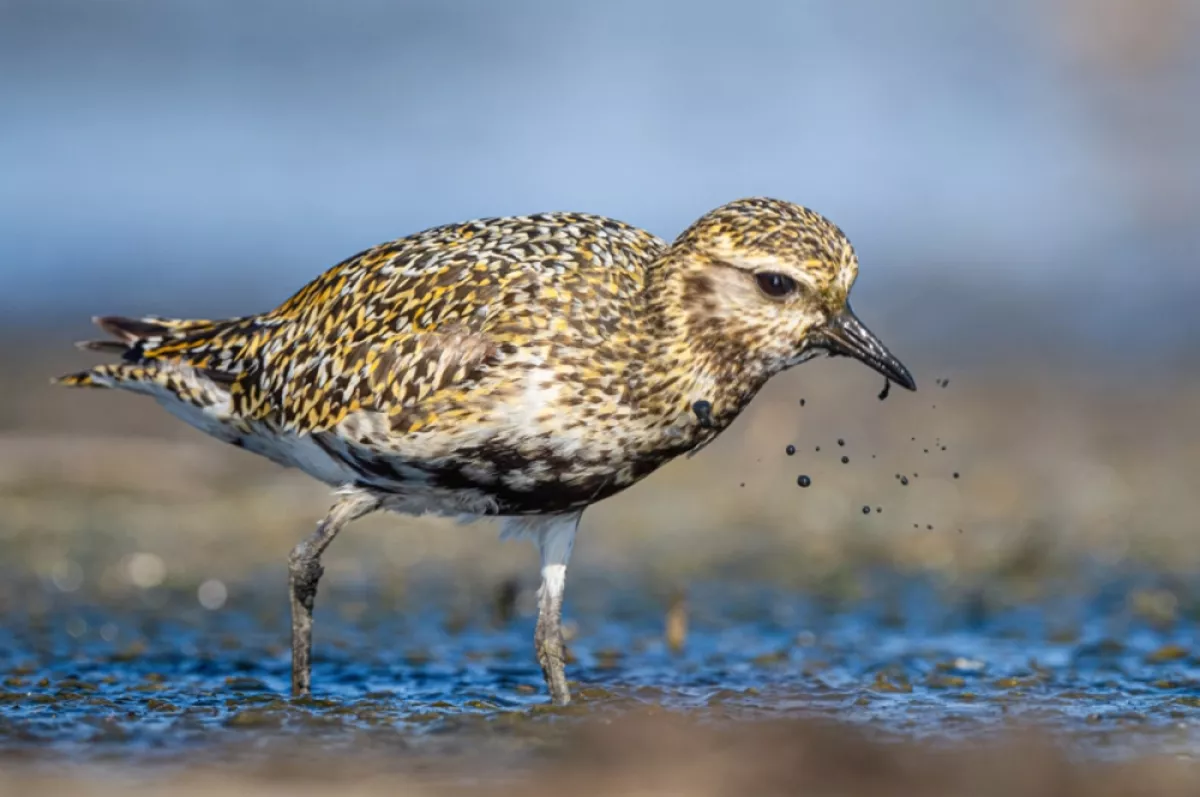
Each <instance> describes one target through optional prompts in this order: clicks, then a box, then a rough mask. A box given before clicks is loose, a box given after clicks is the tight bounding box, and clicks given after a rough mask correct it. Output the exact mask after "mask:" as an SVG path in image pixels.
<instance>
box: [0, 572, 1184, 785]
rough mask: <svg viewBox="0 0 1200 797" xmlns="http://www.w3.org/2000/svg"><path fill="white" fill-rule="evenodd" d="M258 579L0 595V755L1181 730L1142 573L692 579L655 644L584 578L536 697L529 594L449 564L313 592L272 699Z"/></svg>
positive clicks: (1176, 679) (1111, 736) (1166, 738)
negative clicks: (815, 728) (302, 692)
mask: <svg viewBox="0 0 1200 797" xmlns="http://www.w3.org/2000/svg"><path fill="white" fill-rule="evenodd" d="M276 580H277V579H276V576H275V575H272V576H271V577H270V578H264V579H263V580H262V582H261V583H260V584H258V586H256V587H253V588H251V587H247V588H243V589H239V590H237V591H235V593H234V595H233V596H232V597H231V601H230V603H229V604H228V605H226V606H224V607H223V608H221V609H220V610H218V611H207V610H205V609H203V608H202V607H200V606H199V605H198V604H197V602H196V597H195V592H193V591H185V590H182V589H175V590H170V589H158V590H149V591H145V592H142V593H137V594H135V595H133V596H126V597H123V598H120V599H100V598H97V597H96V596H92V597H90V598H89V597H88V596H86V595H83V594H68V595H63V594H54V593H53V590H46V591H45V593H44V594H43V593H36V594H31V595H32V597H33V598H36V600H32V599H31V600H30V601H29V602H27V603H25V602H21V601H16V602H13V603H12V604H11V605H8V606H6V607H4V609H5V611H4V616H3V622H2V623H0V752H3V753H7V754H15V755H20V756H21V757H27V756H32V757H35V758H37V757H40V756H45V758H46V760H47V761H58V760H61V759H62V756H63V754H67V755H68V756H69V757H70V758H71V759H72V760H75V761H81V760H83V761H94V762H116V763H120V764H129V763H139V764H143V763H149V762H156V761H161V762H176V761H181V760H185V759H186V760H188V761H190V762H194V761H195V760H197V759H204V758H206V757H210V756H211V757H213V758H219V759H220V760H223V761H225V760H229V759H230V757H231V756H254V755H258V754H261V753H263V752H264V751H271V750H278V749H286V748H287V747H288V746H289V744H291V743H293V742H295V741H296V740H297V739H304V740H305V741H312V742H316V743H319V744H321V745H322V746H324V747H325V748H326V749H329V748H331V747H332V748H338V747H341V746H345V747H350V746H353V747H354V748H355V749H362V748H364V747H365V748H370V747H371V746H373V745H381V746H383V747H384V748H387V747H388V746H398V747H402V748H403V749H407V750H430V751H437V750H453V749H455V748H456V747H459V748H462V747H466V746H468V745H471V746H474V745H477V744H478V743H479V740H480V739H491V740H493V741H495V742H497V745H498V746H496V745H494V746H493V748H491V749H494V750H495V749H501V748H503V749H504V750H505V751H508V753H511V751H512V750H513V749H529V750H535V749H537V748H538V747H539V746H540V745H541V744H542V743H543V742H545V741H546V740H547V739H550V738H552V737H553V729H554V728H556V727H560V726H559V725H558V723H561V722H570V721H573V718H577V717H584V716H593V717H594V716H595V715H596V714H598V713H600V714H603V713H604V712H631V711H633V712H637V711H642V712H644V711H652V710H667V711H679V712H687V713H690V714H694V715H696V716H698V717H700V718H703V719H713V720H722V719H741V720H751V719H754V718H760V717H779V716H828V717H834V718H838V719H841V720H846V721H850V722H853V723H860V724H862V725H864V726H866V727H869V728H871V729H872V730H875V731H878V732H879V733H881V734H897V735H902V736H910V737H911V736H916V737H924V738H933V739H960V738H963V737H969V736H972V735H986V734H988V733H989V732H992V731H997V730H1000V729H1001V728H1003V727H1004V726H1005V725H1006V724H1008V723H1010V722H1011V721H1018V722H1035V723H1037V724H1038V725H1040V726H1042V727H1046V728H1049V729H1051V730H1053V731H1055V732H1061V733H1062V734H1063V735H1064V736H1069V737H1071V738H1075V739H1077V740H1078V741H1080V742H1081V745H1082V749H1085V750H1089V751H1091V753H1094V754H1097V755H1103V756H1109V755H1117V756H1120V755H1124V754H1126V753H1133V752H1139V751H1145V750H1148V749H1154V750H1159V751H1161V750H1164V749H1166V750H1171V751H1176V752H1179V753H1190V752H1192V751H1194V750H1197V749H1200V659H1198V658H1197V655H1196V639H1195V634H1194V630H1193V628H1192V626H1191V624H1190V623H1188V622H1185V621H1181V620H1179V619H1177V618H1175V617H1173V616H1167V617H1156V616H1153V615H1146V613H1145V612H1139V611H1138V610H1137V609H1136V607H1137V605H1138V604H1137V600H1134V599H1131V597H1130V596H1136V595H1138V594H1141V593H1139V592H1138V591H1139V590H1143V591H1145V590H1152V588H1153V587H1152V585H1151V586H1147V585H1145V584H1139V583H1137V582H1136V581H1130V580H1125V581H1122V582H1114V581H1111V580H1110V581H1108V582H1106V584H1107V586H1106V587H1105V588H1104V589H1102V590H1092V591H1090V592H1088V591H1085V592H1076V593H1075V596H1074V597H1070V598H1052V599H1043V600H1040V601H1038V602H1035V603H1021V602H1014V601H1004V600H996V599H995V598H994V597H992V596H990V595H989V594H988V593H986V592H981V593H975V594H968V595H955V596H951V595H949V593H947V591H946V590H945V589H939V588H938V587H936V586H935V585H933V584H930V583H928V582H925V581H921V580H915V579H903V578H900V577H897V576H889V575H887V574H882V575H879V576H877V577H873V579H872V583H874V584H876V585H877V587H879V585H883V586H882V587H879V588H878V589H876V591H875V594H874V596H872V597H868V598H865V599H857V600H849V601H846V600H843V601H836V600H831V599H822V598H820V597H818V596H816V595H814V594H810V593H807V592H788V591H785V590H779V589H768V588H761V587H755V586H744V585H743V586H739V585H737V584H731V583H729V582H723V583H720V584H715V583H714V584H693V585H691V586H690V588H689V590H688V596H687V607H688V626H689V630H688V634H687V637H686V642H685V644H684V646H683V648H682V650H681V651H679V652H678V653H674V652H672V651H671V650H670V649H669V647H668V645H667V644H666V641H665V640H664V635H663V628H664V606H665V604H666V601H665V600H663V599H662V598H661V597H660V596H659V594H658V591H657V590H655V589H654V588H653V587H649V588H647V587H645V586H638V585H636V584H634V583H623V582H621V581H620V580H619V579H615V580H613V581H611V582H609V581H607V580H606V577H603V576H600V575H593V576H592V577H591V578H590V580H589V579H584V580H583V581H584V583H582V584H580V585H579V590H578V592H579V594H580V600H578V601H577V602H576V603H574V604H573V603H572V602H571V601H570V600H569V601H568V605H567V615H568V617H569V618H570V619H571V625H572V631H573V634H572V638H571V639H570V641H569V648H570V651H571V654H572V656H573V658H574V659H575V661H574V662H573V663H572V664H571V665H570V666H569V669H568V675H569V677H570V678H571V679H572V680H573V681H575V682H577V683H576V684H575V686H574V690H575V694H576V703H575V704H574V705H572V706H571V707H568V708H566V709H554V708H551V707H549V706H546V705H545V700H546V698H545V694H544V691H543V687H542V681H541V674H540V671H539V670H538V668H537V666H536V663H535V662H534V659H533V655H532V623H533V619H532V617H531V616H530V615H529V613H528V609H529V600H528V598H529V595H528V593H527V592H526V591H518V592H516V593H515V603H514V604H513V607H512V608H514V610H515V613H514V614H513V615H512V616H511V617H508V616H505V611H504V610H506V609H507V608H509V607H508V604H507V603H506V602H505V601H500V602H499V604H498V605H493V606H487V605H477V606H470V605H465V604H464V603H463V601H461V600H457V601H456V600H455V597H454V596H455V595H456V594H458V593H459V592H460V590H458V589H456V587H455V585H454V582H453V581H450V580H445V581H440V582H438V581H432V580H431V583H430V584H428V585H425V586H423V587H420V588H413V589H410V590H409V591H408V592H407V593H406V595H405V596H404V597H403V598H399V597H397V596H396V595H395V594H393V593H391V592H388V591H386V590H377V589H375V588H360V589H358V590H351V589H347V588H345V587H343V586H338V587H336V588H332V589H325V590H323V594H322V595H321V596H319V598H318V609H317V617H316V648H315V666H314V678H313V680H314V688H315V695H314V698H313V699H309V700H301V701H292V700H290V699H289V698H288V697H287V687H288V683H289V682H288V677H289V658H288V651H287V648H286V636H285V634H286V630H287V618H286V615H285V610H286V603H285V602H284V599H283V593H282V589H275V588H274V587H275V581H276ZM38 589H39V587H37V586H34V585H31V586H30V590H34V591H35V592H36V590H38ZM503 592H504V590H499V592H498V594H500V593H503ZM325 593H332V594H325ZM1151 594H1153V593H1152V591H1151ZM31 606H33V607H34V608H33V609H30V607H31ZM47 754H48V755H47ZM506 754H507V753H506Z"/></svg>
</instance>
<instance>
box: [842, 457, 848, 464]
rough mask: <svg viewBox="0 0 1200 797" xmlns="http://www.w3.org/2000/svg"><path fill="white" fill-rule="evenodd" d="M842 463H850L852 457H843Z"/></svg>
mask: <svg viewBox="0 0 1200 797" xmlns="http://www.w3.org/2000/svg"><path fill="white" fill-rule="evenodd" d="M842 464H843V465H849V464H850V457H842Z"/></svg>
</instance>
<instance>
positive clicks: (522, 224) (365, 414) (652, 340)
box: [57, 198, 916, 704]
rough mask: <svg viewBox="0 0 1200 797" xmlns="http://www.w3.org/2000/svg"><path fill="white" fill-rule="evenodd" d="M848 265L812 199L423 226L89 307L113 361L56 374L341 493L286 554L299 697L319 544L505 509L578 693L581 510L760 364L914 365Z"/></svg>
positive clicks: (94, 345)
mask: <svg viewBox="0 0 1200 797" xmlns="http://www.w3.org/2000/svg"><path fill="white" fill-rule="evenodd" d="M857 274H858V261H857V258H856V256H855V253H854V249H853V248H852V247H851V245H850V242H849V241H848V240H847V239H846V236H845V235H843V234H842V231H841V230H840V229H838V227H837V226H835V225H834V224H833V223H831V222H830V221H828V220H827V219H825V218H824V217H823V216H821V215H819V214H818V213H815V212H813V211H811V210H808V209H806V208H803V207H800V206H798V205H794V204H791V203H789V202H784V201H780V200H776V199H768V198H751V199H743V200H739V201H736V202H732V203H730V204H728V205H724V206H722V207H720V208H717V209H716V210H714V211H712V212H710V213H708V214H706V215H705V216H703V217H702V218H700V219H699V220H698V221H696V222H695V223H694V224H693V225H692V226H691V227H689V228H688V229H687V230H686V231H684V232H683V234H681V235H680V236H679V237H678V238H677V239H676V240H675V241H674V242H673V243H671V244H668V243H667V242H665V241H663V240H661V239H659V238H657V237H655V236H654V235H651V234H650V233H648V232H645V231H643V230H640V229H637V228H635V227H631V226H630V225H628V224H625V223H623V222H620V221H616V220H613V219H609V218H604V217H600V216H594V215H588V214H584V213H544V214H538V215H530V216H515V217H509V218H490V219H480V220H476V221H470V222H466V223H463V224H452V225H447V226H442V227H435V228H433V229H429V230H426V231H424V232H420V233H417V234H415V235H412V236H409V237H407V238H401V239H399V240H396V241H392V242H390V243H385V244H381V245H379V246H376V247H374V248H372V249H368V250H366V251H364V252H361V253H360V254H357V255H354V256H353V257H351V258H349V259H348V260H345V261H343V262H342V263H339V264H338V265H336V266H334V267H332V268H331V269H329V270H328V271H326V272H325V273H324V274H322V275H321V276H320V277H318V278H317V279H316V280H314V281H313V282H311V283H309V284H308V285H307V286H306V287H304V288H303V289H302V290H301V291H300V292H299V293H297V294H296V295H295V296H293V297H292V298H290V299H288V300H287V301H286V302H284V303H283V304H282V305H280V306H279V307H278V308H276V309H275V310H272V311H270V312H267V313H263V314H261V315H253V316H247V317H243V318H231V319H225V320H217V321H202V320H175V319H167V318H160V317H156V316H152V317H147V318H140V319H130V318H119V317H104V318H98V319H96V323H97V324H98V325H99V327H100V328H101V329H103V330H104V331H105V332H107V333H108V334H109V335H110V336H112V338H114V339H113V340H105V341H88V342H85V343H82V344H80V345H81V346H82V347H84V348H87V349H92V350H98V351H104V352H112V353H115V354H120V355H121V359H122V361H121V362H119V363H113V364H105V365H99V366H96V367H94V368H91V369H89V370H87V371H83V372H80V373H76V374H72V375H70V376H65V377H62V378H61V379H59V380H57V381H59V382H61V383H63V384H67V385H76V386H88V387H106V388H121V389H124V390H129V391H132V392H135V393H145V394H147V395H150V396H152V397H154V398H155V399H156V400H157V401H158V402H159V403H160V404H162V405H163V406H164V407H165V408H166V409H167V410H168V411H170V412H171V413H173V414H175V415H176V416H178V417H179V418H181V419H183V420H184V421H186V422H187V423H189V424H191V425H193V426H195V427H197V428H199V429H200V430H202V431H204V432H206V433H207V434H210V435H212V436H213V437H216V438H218V439H220V440H224V441H226V442H228V443H232V444H234V445H236V446H240V447H241V448H244V449H246V450H248V451H252V452H254V453H256V454H260V455H262V456H265V457H268V458H269V459H271V460H273V461H275V462H277V463H279V464H281V465H284V466H289V467H295V468H299V469H300V470H302V471H304V472H305V473H307V474H309V475H311V476H313V477H315V478H316V479H318V480H320V481H322V482H325V483H326V484H329V485H332V486H334V487H336V488H337V492H336V499H335V502H334V504H333V507H332V508H331V509H330V511H329V514H328V515H327V516H326V517H325V519H324V520H322V521H321V523H320V524H319V526H318V527H317V530H316V532H315V533H314V534H313V535H312V536H311V537H309V538H307V539H305V540H304V541H302V542H301V543H300V544H298V545H297V546H296V547H295V549H294V550H293V551H292V553H291V556H290V557H289V560H288V564H289V581H290V599H291V610H292V691H293V693H295V694H297V695H303V694H307V693H308V692H309V691H310V683H311V674H310V673H311V664H310V656H311V651H312V609H313V600H314V598H315V596H316V591H317V582H318V580H319V579H320V577H321V573H322V567H321V564H320V557H321V554H322V552H324V550H325V549H326V547H328V545H329V544H330V542H331V541H332V540H333V538H334V537H335V536H336V535H337V534H338V532H339V531H340V530H341V529H342V528H343V527H344V526H345V525H346V524H347V523H348V522H349V521H351V520H354V519H355V518H358V517H362V516H363V515H365V514H367V513H370V512H373V511H375V510H378V509H387V510H394V511H398V512H403V513H409V514H423V513H435V514H440V515H446V516H455V517H462V516H467V517H477V516H499V517H501V518H503V525H502V532H501V536H502V537H518V538H520V537H524V538H528V539H531V540H532V541H533V542H534V543H535V544H536V545H537V547H538V550H539V552H540V555H541V586H540V588H539V590H538V618H537V625H536V633H535V647H536V652H537V659H538V662H539V663H540V665H541V667H542V671H543V673H544V675H545V679H546V684H547V687H548V688H549V691H550V695H551V697H552V699H553V700H554V702H556V703H560V704H561V703H566V702H568V701H569V700H570V693H569V691H568V688H567V681H566V676H565V673H564V668H563V643H562V635H561V628H560V624H561V614H562V598H563V589H564V584H565V578H566V571H567V563H568V561H569V559H570V557H571V548H572V546H573V544H574V541H575V532H576V529H577V527H578V525H579V519H580V516H581V514H582V512H583V510H584V509H585V508H586V507H588V506H590V505H591V504H594V503H596V502H597V501H600V500H603V499H604V498H607V497H609V496H611V495H613V494H615V493H617V492H619V491H621V490H623V489H625V488H626V487H629V486H630V485H631V484H633V483H635V482H637V481H639V480H640V479H643V478H645V477H646V476H647V475H649V474H650V473H652V472H653V471H654V470H655V469H657V468H658V467H660V466H661V465H663V464H664V463H666V462H668V461H670V460H671V459H673V458H675V457H677V456H679V455H680V454H685V453H690V452H695V451H697V450H698V449H700V448H701V447H703V446H704V445H706V444H707V443H709V442H710V441H711V440H712V439H713V438H715V437H716V436H717V435H718V434H719V433H720V432H721V431H722V430H723V429H725V428H726V427H727V426H729V424H730V423H731V422H732V421H733V420H734V418H736V417H737V415H738V414H739V413H740V412H741V411H742V409H743V408H744V407H745V406H746V404H747V403H748V402H749V401H750V399H751V398H752V397H753V396H754V395H755V393H757V392H758V390H759V389H760V388H762V386H763V385H764V384H765V383H766V381H767V380H768V379H769V378H770V377H771V376H773V375H775V374H777V373H779V372H781V371H783V370H784V369H787V368H790V367H792V366H794V365H797V364H798V363H801V362H804V361H805V360H808V359H810V358H812V357H814V356H817V355H819V354H829V355H845V356H851V357H855V358H857V359H859V360H861V361H863V362H865V363H866V364H867V365H869V366H871V367H872V368H874V369H875V370H877V371H879V372H880V373H882V374H883V375H884V376H885V377H886V378H887V379H889V380H891V381H894V382H896V383H897V384H900V385H902V386H904V387H906V388H908V389H909V390H915V389H916V385H915V383H914V381H913V378H912V376H911V375H910V374H909V372H908V370H907V369H906V368H905V367H904V366H903V365H902V364H901V363H900V362H899V360H897V359H896V358H895V357H894V356H893V355H892V354H891V353H890V352H889V351H888V350H887V348H885V347H884V346H883V344H882V343H881V342H880V341H879V339H878V338H877V337H876V336H875V335H874V334H872V333H871V332H870V331H868V329H867V328H866V327H865V326H864V325H863V324H862V323H861V322H860V321H859V320H858V319H857V318H856V317H855V315H854V314H853V312H852V311H851V309H850V305H849V303H848V301H847V299H848V294H849V292H850V288H851V286H852V285H853V283H854V281H855V278H856V277H857Z"/></svg>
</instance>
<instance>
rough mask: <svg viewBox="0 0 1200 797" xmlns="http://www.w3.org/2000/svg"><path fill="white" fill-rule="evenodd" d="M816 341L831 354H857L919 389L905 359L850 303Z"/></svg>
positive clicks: (906, 385) (899, 381)
mask: <svg viewBox="0 0 1200 797" xmlns="http://www.w3.org/2000/svg"><path fill="white" fill-rule="evenodd" d="M815 345H817V346H819V347H821V348H823V349H825V350H826V351H827V352H829V354H830V356H842V357H853V358H854V359H856V360H858V361H860V362H863V363H866V364H867V365H869V366H871V367H872V368H874V369H875V370H876V371H878V372H879V373H881V374H883V375H884V376H886V377H887V378H888V379H890V380H892V381H893V382H895V383H896V384H897V385H900V386H901V387H904V388H907V389H908V390H916V389H917V383H916V380H914V379H913V377H912V374H911V373H909V371H908V369H907V368H905V367H904V363H902V362H900V361H899V360H898V359H896V355H894V354H892V353H891V352H890V351H888V350H887V347H886V346H884V345H883V342H882V341H881V340H880V339H879V338H878V337H876V336H875V333H874V332H872V331H871V330H869V329H867V327H866V325H865V324H863V322H862V321H859V320H858V316H856V315H855V314H854V311H853V310H851V309H850V305H848V304H847V305H846V309H845V310H843V311H842V312H840V313H838V314H837V315H835V316H834V317H833V318H831V319H829V321H828V322H827V323H826V324H825V326H824V327H823V328H822V329H821V330H820V331H819V332H817V337H816V340H815Z"/></svg>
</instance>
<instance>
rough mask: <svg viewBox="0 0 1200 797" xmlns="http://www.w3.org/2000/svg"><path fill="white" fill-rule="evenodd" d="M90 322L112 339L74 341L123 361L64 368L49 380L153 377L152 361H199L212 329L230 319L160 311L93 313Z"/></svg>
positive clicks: (79, 382)
mask: <svg viewBox="0 0 1200 797" xmlns="http://www.w3.org/2000/svg"><path fill="white" fill-rule="evenodd" d="M92 322H93V323H94V324H95V325H96V326H98V327H99V328H100V329H101V330H103V331H104V332H106V333H107V334H108V335H109V336H111V338H112V339H111V340H84V341H79V342H78V343H76V344H75V345H76V346H77V347H78V348H80V349H84V350H85V351H97V352H103V353H105V354H116V355H120V356H121V358H122V360H123V361H124V362H121V363H112V364H105V365H98V366H95V367H93V368H89V369H87V370H85V371H79V372H76V373H73V374H67V375H65V376H61V377H58V378H57V379H54V380H52V382H53V383H54V384H59V385H66V386H68V387H120V386H125V387H130V386H136V385H137V384H138V383H141V382H145V381H151V380H153V379H155V377H156V376H157V375H159V373H160V369H159V368H158V367H157V366H156V363H162V364H165V363H168V362H170V363H177V364H186V365H193V366H196V365H201V364H203V363H202V361H203V360H204V359H205V358H206V357H207V355H208V354H209V353H210V351H211V348H212V343H213V341H214V338H215V337H216V335H217V334H218V333H219V332H221V331H222V330H223V329H224V328H225V327H226V326H227V325H228V324H229V323H231V322H230V321H210V320H207V319H176V318H162V317H159V316H145V317H143V318H127V317H125V316H97V317H95V318H93V319H92ZM164 346H166V347H167V348H166V350H164V351H163V352H162V353H159V352H157V351H156V349H159V348H160V347H164ZM212 373H213V374H217V373H219V372H217V371H212ZM206 375H207V374H206Z"/></svg>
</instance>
